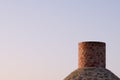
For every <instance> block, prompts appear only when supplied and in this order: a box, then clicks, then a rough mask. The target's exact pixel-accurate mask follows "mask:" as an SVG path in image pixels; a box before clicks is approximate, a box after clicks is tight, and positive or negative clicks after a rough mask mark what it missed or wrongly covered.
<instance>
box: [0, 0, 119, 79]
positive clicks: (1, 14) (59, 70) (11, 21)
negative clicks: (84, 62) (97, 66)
mask: <svg viewBox="0 0 120 80" xmlns="http://www.w3.org/2000/svg"><path fill="white" fill-rule="evenodd" d="M87 40H88V41H92V40H93V41H103V42H106V44H107V68H108V69H109V70H111V71H112V72H113V73H115V74H116V75H117V76H119V77H120V0H0V80H63V78H64V77H66V76H67V75H68V74H69V73H70V72H72V71H73V70H75V69H77V51H78V50H77V49H78V42H81V41H87Z"/></svg>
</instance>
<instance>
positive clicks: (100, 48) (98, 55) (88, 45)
mask: <svg viewBox="0 0 120 80" xmlns="http://www.w3.org/2000/svg"><path fill="white" fill-rule="evenodd" d="M105 47H106V46H105V43H103V42H80V43H79V44H78V68H83V67H104V68H105V66H106V63H105V62H106V59H105V57H106V56H105Z"/></svg>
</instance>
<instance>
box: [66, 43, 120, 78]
mask: <svg viewBox="0 0 120 80" xmlns="http://www.w3.org/2000/svg"><path fill="white" fill-rule="evenodd" d="M105 47H106V46H105V43H104V42H81V43H79V44H78V69H77V70H75V71H73V72H72V73H71V74H69V75H68V76H67V77H66V78H65V79H64V80H120V79H119V78H118V77H117V76H116V75H114V74H113V73H112V72H111V71H109V70H108V69H106V67H105V66H106V59H105V57H106V55H105Z"/></svg>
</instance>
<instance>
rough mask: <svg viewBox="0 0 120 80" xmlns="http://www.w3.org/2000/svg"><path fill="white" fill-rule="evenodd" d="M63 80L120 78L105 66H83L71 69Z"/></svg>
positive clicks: (110, 79)
mask: <svg viewBox="0 0 120 80" xmlns="http://www.w3.org/2000/svg"><path fill="white" fill-rule="evenodd" d="M64 80H120V79H119V78H118V77H117V76H115V75H114V74H113V73H112V72H111V71H109V70H107V69H105V68H102V67H101V68H98V67H97V68H96V67H84V68H80V69H77V70H75V71H73V72H72V73H71V74H70V75H68V76H67V77H66V78H65V79H64Z"/></svg>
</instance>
